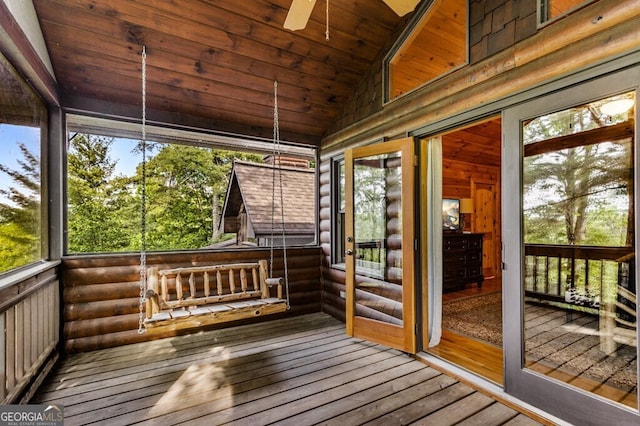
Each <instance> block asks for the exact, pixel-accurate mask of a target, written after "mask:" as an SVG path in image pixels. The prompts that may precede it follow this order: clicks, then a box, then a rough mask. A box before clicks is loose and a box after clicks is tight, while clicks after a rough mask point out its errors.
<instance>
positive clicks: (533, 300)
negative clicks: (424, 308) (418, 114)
mask: <svg viewBox="0 0 640 426" xmlns="http://www.w3.org/2000/svg"><path fill="white" fill-rule="evenodd" d="M639 76H640V73H639V72H638V69H636V70H631V71H626V72H620V73H618V74H616V75H613V76H610V77H607V78H602V79H599V80H594V81H591V82H589V83H585V84H583V85H581V86H579V87H576V88H572V89H567V90H565V91H563V92H561V93H555V94H552V95H549V96H546V97H543V98H538V99H536V100H533V101H531V102H529V103H527V104H523V105H520V106H517V107H514V108H511V109H509V110H507V111H505V113H504V117H503V124H504V126H505V131H506V133H505V141H506V142H505V146H504V157H503V158H504V163H503V185H504V186H503V188H504V194H505V195H504V202H503V224H504V229H503V235H504V236H505V237H504V261H505V265H506V268H505V271H504V274H503V278H504V280H505V285H504V297H505V302H506V303H505V306H506V308H505V319H506V320H505V345H504V350H505V361H506V374H505V390H506V391H507V392H509V393H511V394H514V395H516V396H518V397H519V398H521V399H523V400H525V401H528V402H530V403H532V404H533V405H535V406H538V407H540V408H542V409H544V410H546V411H548V412H551V413H555V414H557V415H558V416H560V417H562V418H565V419H570V420H571V421H575V422H576V423H583V424H585V423H588V424H632V423H633V422H638V421H640V417H639V416H638V365H637V356H638V329H637V313H638V307H637V279H636V278H637V274H636V270H637V268H636V263H637V261H636V256H635V253H636V239H637V231H636V230H637V214H636V211H637V207H636V202H635V200H636V199H637V196H636V194H637V192H638V191H637V189H636V188H637V186H638V185H637V183H636V182H637V179H638V173H637V166H636V164H637V147H636V135H637V132H638V131H637V124H636V123H637V119H638V110H637V107H636V102H637V96H638V94H637V85H638V83H639V82H640V78H639ZM636 424H637V423H636Z"/></svg>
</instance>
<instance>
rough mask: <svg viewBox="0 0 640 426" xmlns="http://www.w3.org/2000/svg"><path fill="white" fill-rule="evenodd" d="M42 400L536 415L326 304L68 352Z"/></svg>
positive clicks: (149, 411) (188, 417)
mask: <svg viewBox="0 0 640 426" xmlns="http://www.w3.org/2000/svg"><path fill="white" fill-rule="evenodd" d="M33 402H34V403H50V404H60V405H63V406H64V415H65V424H67V425H76V424H88V423H91V424H108V425H109V426H113V425H125V424H133V423H136V424H137V423H141V424H162V425H169V424H178V423H180V424H207V425H211V424H227V423H231V424H251V425H264V424H278V425H287V424H292V425H310V424H318V423H322V424H336V425H346V424H348V425H355V424H385V425H393V424H411V423H419V424H442V425H445V424H467V425H477V424H486V425H492V424H506V425H515V424H518V425H521V424H538V421H543V419H539V418H538V419H536V420H537V421H536V420H533V419H532V418H529V417H527V416H525V415H524V414H521V413H519V412H517V411H515V410H514V409H513V408H511V407H508V406H506V405H504V404H502V403H500V402H497V401H496V400H494V399H492V398H490V397H489V396H487V395H485V394H484V393H482V392H478V391H476V390H474V389H472V388H471V387H469V386H467V385H466V384H463V383H460V382H457V381H456V380H455V379H453V378H451V377H449V376H447V375H444V374H442V373H440V372H439V371H437V370H435V369H434V368H431V367H429V366H427V365H425V364H424V363H423V362H420V361H416V360H414V359H413V358H412V357H409V356H407V355H405V354H403V353H401V352H399V351H396V350H392V349H389V348H386V347H383V346H380V345H376V344H373V343H370V342H366V341H362V340H359V339H354V338H350V337H348V336H346V335H345V333H344V324H343V323H341V322H339V321H337V320H335V319H334V318H332V317H330V316H328V315H326V314H321V313H318V314H309V315H304V316H297V317H292V318H288V319H282V320H275V321H269V322H265V323H260V324H254V325H244V326H238V327H234V328H228V329H225V330H217V331H209V332H201V333H196V334H193V335H188V336H180V337H174V338H168V339H163V340H156V341H152V342H146V343H139V344H134V345H128V346H122V347H118V348H111V349H104V350H99V351H93V352H88V353H81V354H76V355H70V356H68V357H67V358H66V359H65V360H64V361H63V362H62V363H61V365H59V367H58V368H57V369H56V370H55V371H54V372H53V373H52V374H51V375H50V377H49V378H48V380H47V381H46V382H45V383H44V384H43V386H42V387H41V389H40V390H39V391H38V393H37V394H36V396H35V398H34V400H33Z"/></svg>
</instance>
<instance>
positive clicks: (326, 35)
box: [324, 0, 329, 41]
mask: <svg viewBox="0 0 640 426" xmlns="http://www.w3.org/2000/svg"><path fill="white" fill-rule="evenodd" d="M326 15H327V30H326V31H325V32H324V35H325V37H326V38H327V41H329V0H327V10H326Z"/></svg>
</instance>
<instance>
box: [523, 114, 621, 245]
mask: <svg viewBox="0 0 640 426" xmlns="http://www.w3.org/2000/svg"><path fill="white" fill-rule="evenodd" d="M567 123H571V124H570V125H567ZM606 124H607V123H605V122H604V120H603V117H602V116H601V115H600V114H599V113H598V109H597V108H594V106H593V105H587V106H584V107H580V108H575V109H571V110H567V111H562V112H561V113H556V114H550V115H548V116H544V117H540V118H539V119H536V120H534V121H532V122H530V123H528V125H527V126H526V129H525V141H526V140H529V141H530V142H532V143H533V142H537V141H540V140H549V139H552V138H554V137H557V136H563V135H566V134H570V133H579V132H582V131H586V130H589V129H593V128H598V127H603V126H604V125H606ZM631 158H632V156H631V144H630V143H629V139H627V140H624V139H623V140H620V141H612V142H601V143H597V144H589V143H588V142H587V143H585V145H582V146H577V147H572V148H565V149H558V150H555V151H552V152H548V153H544V154H540V155H535V156H531V157H526V158H525V159H524V165H523V168H524V173H523V183H524V189H525V202H526V200H527V199H528V200H532V199H537V200H538V201H540V200H544V202H537V203H535V204H536V205H535V207H533V208H529V209H528V210H526V211H525V230H526V240H527V242H538V243H560V242H561V241H566V243H567V244H586V243H587V241H591V242H593V241H594V239H593V238H591V237H589V236H588V233H590V232H592V231H593V232H597V229H593V227H594V226H595V224H596V223H598V222H597V221H590V220H589V216H590V215H592V214H594V212H596V211H597V209H598V208H604V203H603V200H604V199H605V198H609V199H612V198H613V197H615V196H623V197H626V199H627V200H628V201H627V204H628V208H629V209H630V208H631V207H630V206H631V205H632V204H631V203H630V197H629V194H630V189H631V188H630V185H631V182H632V178H633V177H632V175H631V172H630V171H631V163H630V161H631ZM629 212H630V213H631V211H629ZM631 230H632V228H631ZM600 235H602V234H600ZM602 244H603V245H614V244H619V242H618V240H616V241H615V242H613V240H610V241H609V242H604V241H603V242H602Z"/></svg>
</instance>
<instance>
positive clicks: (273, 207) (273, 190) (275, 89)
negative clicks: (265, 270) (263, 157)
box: [269, 80, 280, 278]
mask: <svg viewBox="0 0 640 426" xmlns="http://www.w3.org/2000/svg"><path fill="white" fill-rule="evenodd" d="M278 121H279V120H278V81H277V80H276V81H274V82H273V147H272V148H273V151H272V153H271V158H272V161H273V168H272V169H271V244H270V245H269V246H270V252H269V277H270V278H273V239H274V236H275V235H274V231H275V227H276V224H275V220H276V219H275V217H276V203H275V199H276V161H277V158H276V141H277V140H278V139H280V128H279V124H278Z"/></svg>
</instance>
